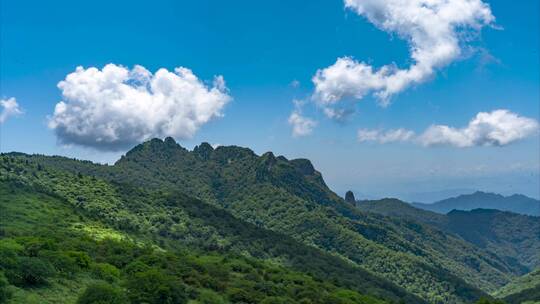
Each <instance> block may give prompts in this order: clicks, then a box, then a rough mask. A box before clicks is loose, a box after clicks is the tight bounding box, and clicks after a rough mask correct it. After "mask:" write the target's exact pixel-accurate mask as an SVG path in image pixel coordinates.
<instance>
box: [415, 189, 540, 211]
mask: <svg viewBox="0 0 540 304" xmlns="http://www.w3.org/2000/svg"><path fill="white" fill-rule="evenodd" d="M412 205H413V206H415V207H417V208H421V209H424V210H429V211H434V212H438V213H448V212H450V211H452V210H454V209H456V210H466V211H468V210H473V209H478V208H482V209H496V210H501V211H510V212H515V213H520V214H526V215H534V216H540V201H539V200H537V199H534V198H530V197H527V196H525V195H521V194H514V195H510V196H503V195H500V194H495V193H486V192H481V191H477V192H474V193H472V194H464V195H460V196H457V197H453V198H448V199H445V200H441V201H438V202H435V203H433V204H422V203H413V204H412Z"/></svg>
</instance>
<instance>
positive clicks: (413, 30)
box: [312, 0, 495, 107]
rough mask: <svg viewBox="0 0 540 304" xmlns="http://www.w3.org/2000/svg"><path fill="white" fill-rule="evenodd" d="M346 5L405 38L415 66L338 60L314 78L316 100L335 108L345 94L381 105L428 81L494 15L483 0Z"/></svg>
mask: <svg viewBox="0 0 540 304" xmlns="http://www.w3.org/2000/svg"><path fill="white" fill-rule="evenodd" d="M345 7H346V8H349V9H351V10H353V11H354V12H356V13H357V14H359V15H361V16H363V17H365V18H366V19H367V20H368V21H369V22H371V23H372V24H374V25H375V26H376V27H377V28H379V29H381V30H383V31H386V32H388V33H391V34H396V35H397V36H398V37H400V38H402V39H404V40H406V41H407V42H408V44H409V49H410V56H411V62H412V63H411V65H410V66H409V67H408V68H406V69H400V68H398V67H397V66H396V65H395V64H388V65H385V66H382V67H380V68H378V69H377V68H374V67H372V66H371V65H369V64H367V63H365V62H359V61H356V60H355V59H353V58H352V57H341V58H338V59H337V61H336V63H335V64H333V65H332V66H330V67H327V68H324V69H320V70H318V71H317V73H316V74H315V76H313V79H312V80H313V83H314V84H315V93H314V97H315V99H316V100H317V101H318V102H319V103H320V104H321V105H322V106H323V107H330V106H332V105H334V104H335V103H337V102H339V101H340V100H341V99H342V98H345V97H353V98H356V99H362V98H363V97H364V96H365V95H367V94H370V93H373V94H374V95H375V96H376V97H377V98H378V99H379V101H380V102H381V104H382V105H387V104H388V103H389V99H390V97H391V96H392V95H394V94H396V93H399V92H401V91H403V90H404V89H406V88H407V87H409V86H411V85H414V84H418V83H421V82H423V81H426V80H427V79H429V78H430V77H432V76H433V75H434V73H435V72H436V70H437V69H439V68H442V67H444V66H447V65H448V64H450V63H451V62H452V61H454V60H456V59H457V58H459V56H460V55H461V54H462V46H463V44H464V43H466V42H467V41H469V40H470V39H471V37H473V36H474V34H475V33H477V32H479V31H480V29H481V28H482V27H484V26H486V25H490V24H493V22H494V20H495V17H494V16H493V15H492V13H491V10H490V8H489V6H488V5H487V4H486V3H484V2H482V1H481V0H345Z"/></svg>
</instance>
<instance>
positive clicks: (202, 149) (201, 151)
mask: <svg viewBox="0 0 540 304" xmlns="http://www.w3.org/2000/svg"><path fill="white" fill-rule="evenodd" d="M212 152H214V148H212V146H211V145H210V144H209V143H207V142H203V143H201V144H200V145H198V146H196V147H195V148H194V149H193V153H195V154H196V155H198V156H199V157H200V158H202V159H205V160H208V159H210V155H212Z"/></svg>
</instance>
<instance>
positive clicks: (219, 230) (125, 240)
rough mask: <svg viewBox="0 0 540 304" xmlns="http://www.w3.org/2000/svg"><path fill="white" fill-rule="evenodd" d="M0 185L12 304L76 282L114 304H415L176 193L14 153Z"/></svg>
mask: <svg viewBox="0 0 540 304" xmlns="http://www.w3.org/2000/svg"><path fill="white" fill-rule="evenodd" d="M0 177H1V178H0V214H1V215H2V221H1V222H0V232H1V235H2V239H1V241H0V255H1V257H2V259H0V274H1V278H0V281H1V282H0V288H1V290H0V294H2V296H4V295H6V296H7V295H8V294H10V298H11V299H10V301H12V302H13V303H62V302H67V303H70V302H71V303H73V302H74V301H75V300H76V298H77V297H79V296H82V297H84V294H85V291H84V289H85V287H87V286H89V287H88V288H89V289H90V290H91V291H90V293H92V292H94V293H96V291H95V290H98V291H97V292H98V293H99V292H105V293H108V294H109V295H110V296H114V297H118V303H124V302H126V301H130V302H131V303H140V302H141V301H142V302H148V303H163V301H165V300H164V299H165V298H166V299H168V300H167V301H168V302H167V301H166V302H167V303H185V302H186V301H187V300H189V299H192V300H195V301H197V302H194V303H229V302H230V303H297V302H298V303H330V302H335V303H382V302H381V301H378V300H376V299H374V298H372V297H369V296H366V295H362V294H361V293H364V294H370V295H374V296H377V297H379V298H384V299H386V300H388V301H393V302H398V301H405V302H406V303H424V302H423V301H422V300H421V299H419V298H417V297H415V296H413V295H411V294H409V293H407V292H406V291H405V290H403V289H401V288H399V287H397V286H395V285H393V284H392V283H390V282H388V281H386V280H384V279H381V278H378V277H376V276H374V275H372V274H370V273H368V272H366V271H365V270H363V269H361V268H359V267H357V266H355V265H353V264H351V263H349V262H346V261H343V260H342V259H340V258H338V257H335V256H332V255H330V254H327V253H325V252H323V251H320V250H318V249H316V248H313V247H310V246H306V245H303V244H301V243H298V242H297V241H295V240H293V239H291V238H288V237H286V236H284V235H280V234H277V233H274V232H271V231H268V230H264V229H261V228H258V227H256V226H254V225H253V224H249V223H246V222H243V221H241V220H238V219H236V218H234V217H233V216H231V215H230V214H228V213H227V212H226V211H224V210H222V209H217V208H216V207H213V206H211V205H208V204H205V203H204V202H202V201H200V200H198V199H194V198H191V197H189V196H186V195H184V194H182V193H179V192H178V191H160V190H156V191H147V190H145V189H140V188H137V187H132V186H129V185H122V184H115V183H113V182H109V181H106V180H103V179H100V178H96V177H94V176H89V175H84V174H82V173H77V174H74V173H70V172H66V171H64V170H61V169H59V168H58V167H52V166H49V165H47V164H44V163H40V162H34V161H33V158H31V157H25V156H21V155H19V156H17V157H13V156H1V157H0ZM6 284H8V286H7V287H6ZM359 292H360V293H359ZM164 297H165V298H164Z"/></svg>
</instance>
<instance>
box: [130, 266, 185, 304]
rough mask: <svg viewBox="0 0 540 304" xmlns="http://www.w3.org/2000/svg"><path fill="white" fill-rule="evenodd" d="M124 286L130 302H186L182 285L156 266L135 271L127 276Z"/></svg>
mask: <svg viewBox="0 0 540 304" xmlns="http://www.w3.org/2000/svg"><path fill="white" fill-rule="evenodd" d="M126 286H127V290H128V297H129V299H130V300H131V302H132V303H148V304H184V303H187V294H186V289H185V287H184V285H183V284H182V283H181V282H179V281H178V280H177V279H176V278H175V277H172V276H170V275H167V274H164V273H163V272H162V271H160V270H159V269H156V268H152V269H150V270H147V271H144V272H138V273H135V274H134V275H132V276H131V277H129V278H128V280H127V283H126Z"/></svg>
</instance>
